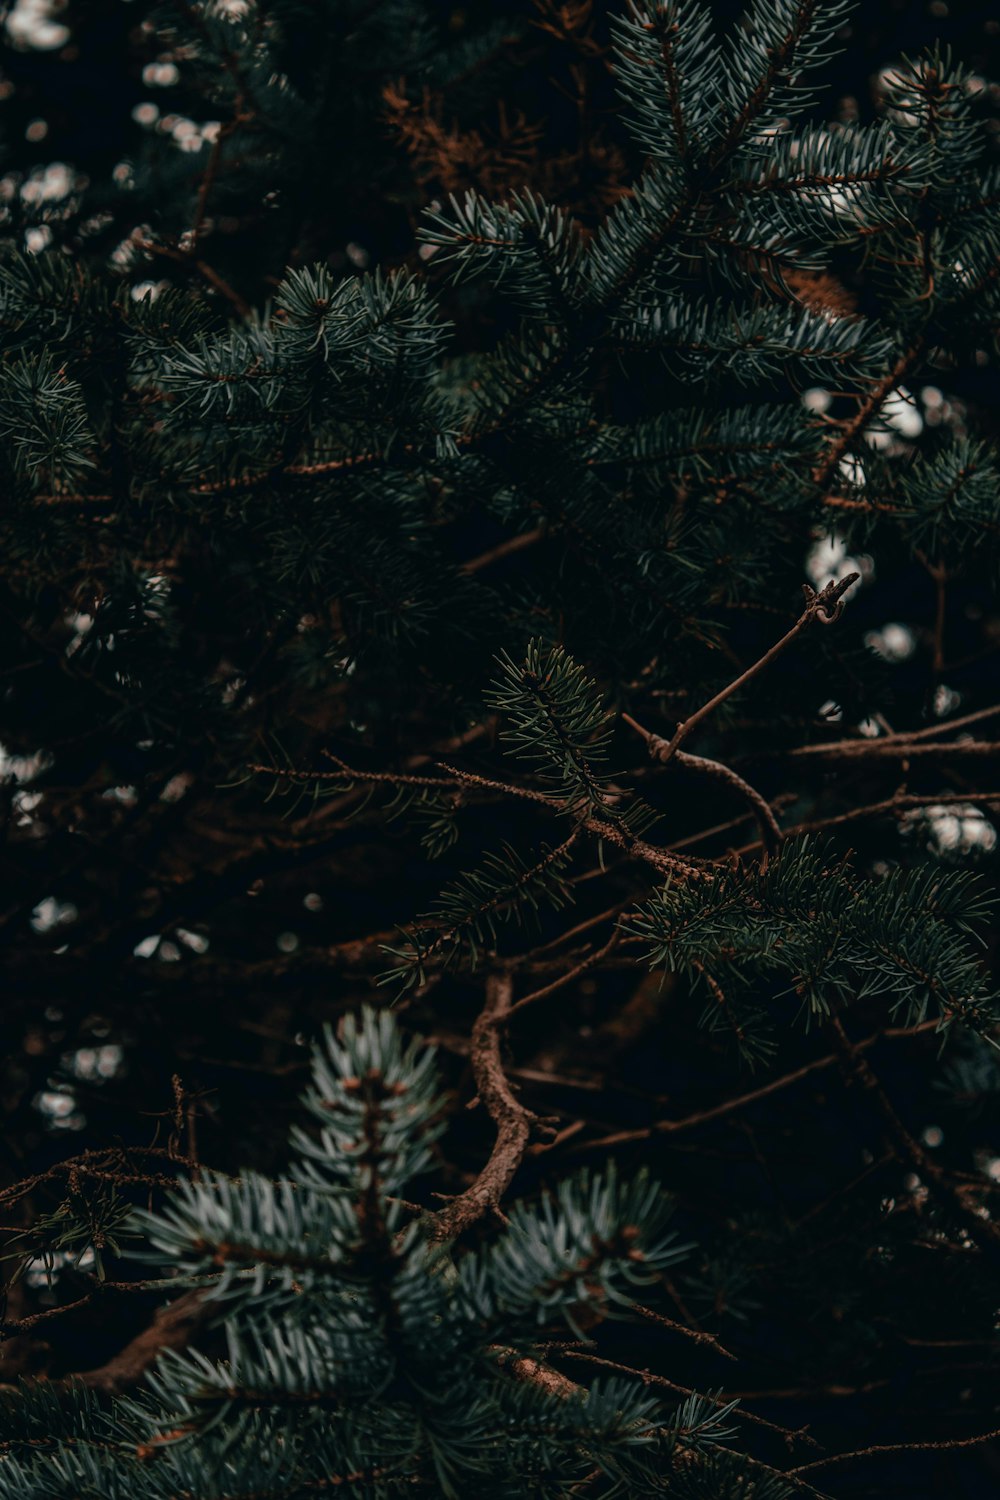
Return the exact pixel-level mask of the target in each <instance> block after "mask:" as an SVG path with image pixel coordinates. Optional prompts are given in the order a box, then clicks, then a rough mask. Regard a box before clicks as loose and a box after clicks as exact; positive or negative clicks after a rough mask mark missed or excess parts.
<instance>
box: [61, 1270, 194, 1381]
mask: <svg viewBox="0 0 1000 1500" xmlns="http://www.w3.org/2000/svg"><path fill="white" fill-rule="evenodd" d="M210 1311H211V1303H210V1302H209V1300H208V1296H207V1293H206V1292H204V1291H202V1290H195V1291H191V1292H185V1293H184V1295H183V1296H181V1297H177V1298H176V1299H175V1300H174V1301H173V1302H168V1303H167V1305H166V1307H161V1308H160V1309H159V1311H158V1312H157V1313H156V1315H155V1317H154V1318H153V1321H152V1323H151V1324H150V1325H149V1327H148V1328H144V1329H143V1331H142V1332H141V1333H140V1334H137V1335H136V1337H135V1338H134V1339H133V1340H132V1341H131V1343H129V1344H126V1345H125V1348H124V1349H122V1350H120V1351H119V1352H118V1353H117V1354H116V1355H114V1357H113V1358H112V1359H109V1360H108V1362H107V1364H104V1365H101V1366H99V1368H98V1369H96V1370H84V1371H83V1372H82V1373H79V1374H74V1375H71V1376H68V1377H67V1381H68V1382H71V1381H78V1382H80V1383H81V1384H82V1385H86V1386H89V1387H90V1388H91V1389H92V1390H97V1391H104V1392H105V1393H106V1394H108V1395H118V1394H119V1393H120V1392H121V1391H126V1390H129V1389H131V1388H132V1387H133V1386H136V1385H138V1384H139V1382H140V1381H141V1379H142V1377H143V1376H144V1375H145V1374H146V1372H147V1370H150V1369H151V1368H152V1367H153V1365H154V1364H155V1363H156V1361H157V1360H158V1359H159V1357H160V1355H161V1354H162V1353H163V1352H164V1350H166V1349H185V1348H186V1347H187V1345H188V1344H189V1343H190V1342H191V1340H192V1338H194V1336H195V1334H196V1333H197V1332H198V1330H199V1329H200V1328H202V1327H203V1326H204V1324H205V1323H206V1322H207V1320H208V1316H209V1313H210Z"/></svg>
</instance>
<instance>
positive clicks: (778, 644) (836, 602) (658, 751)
mask: <svg viewBox="0 0 1000 1500" xmlns="http://www.w3.org/2000/svg"><path fill="white" fill-rule="evenodd" d="M859 577H860V574H858V573H849V574H848V575H847V577H846V578H842V579H840V580H839V582H838V581H831V582H830V583H828V584H827V585H826V587H825V588H824V589H821V590H820V592H819V593H816V592H815V591H814V590H813V589H811V588H810V587H809V585H808V584H805V585H803V587H804V589H805V593H806V607H805V609H804V610H803V611H802V613H801V615H799V618H798V619H797V620H796V622H795V624H794V625H793V626H792V628H791V630H788V631H786V632H785V634H784V635H783V636H782V637H781V639H780V640H779V641H775V643H774V645H773V646H772V647H771V648H770V649H769V650H768V651H765V652H764V655H763V656H761V657H759V658H758V659H757V661H755V662H754V663H753V665H752V666H749V667H747V668H746V670H745V671H744V672H741V673H740V675H739V676H738V677H736V678H734V679H733V681H732V682H729V683H727V684H726V686H725V687H724V688H720V690H719V692H717V693H716V694H715V697H714V698H710V699H709V700H708V702H707V703H703V704H702V706H701V708H698V709H696V710H695V712H694V713H693V714H689V715H688V717H687V718H686V719H684V720H683V721H682V722H681V723H680V724H678V726H677V728H676V729H675V730H674V733H673V736H672V738H671V739H670V740H662V739H661V738H660V736H659V735H654V734H650V733H649V731H648V730H645V729H643V727H642V726H641V725H640V724H637V723H636V721H635V720H634V719H632V718H629V717H628V715H624V716H623V717H624V718H625V719H626V722H627V723H629V724H631V726H632V727H633V729H636V730H637V731H638V732H639V733H640V734H642V735H643V736H644V737H645V739H646V743H647V744H648V746H649V753H650V755H651V756H652V757H653V759H654V760H660V761H668V760H670V758H671V756H672V755H673V754H674V753H675V751H676V750H677V748H678V747H679V745H680V744H681V743H682V741H684V740H686V739H687V737H688V735H689V734H690V733H691V731H692V730H693V729H696V728H697V726H698V725H699V724H700V723H701V722H702V720H703V719H706V718H708V716H709V714H712V713H714V712H715V710H716V709H717V708H718V707H719V706H720V705H721V704H723V703H725V701H726V699H727V698H731V697H732V695H733V694H734V693H736V692H739V690H740V689H741V688H743V687H745V686H746V684H747V683H748V682H752V681H753V679H754V678H755V677H756V676H757V675H758V674H759V673H760V672H762V671H763V670H764V668H765V667H768V666H770V664H771V662H773V661H774V660H775V659H776V658H777V657H778V656H780V655H781V653H782V651H784V650H786V648H787V647H788V646H790V645H791V644H792V642H793V641H794V640H795V639H796V637H797V636H799V635H801V634H802V632H803V630H805V629H806V628H807V627H808V626H809V625H811V624H812V622H813V621H814V620H820V621H822V622H823V623H824V624H827V625H829V624H832V623H833V622H834V620H837V619H839V618H840V613H841V610H842V609H843V603H844V595H845V594H846V592H847V590H848V589H849V588H850V587H851V585H852V584H853V583H856V582H857V580H858V578H859Z"/></svg>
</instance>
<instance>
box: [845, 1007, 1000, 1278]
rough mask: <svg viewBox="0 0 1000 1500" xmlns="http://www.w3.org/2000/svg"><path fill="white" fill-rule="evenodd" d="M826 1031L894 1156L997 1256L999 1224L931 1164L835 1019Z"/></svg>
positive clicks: (857, 1046)
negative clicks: (874, 1111) (873, 1111)
mask: <svg viewBox="0 0 1000 1500" xmlns="http://www.w3.org/2000/svg"><path fill="white" fill-rule="evenodd" d="M828 1030H829V1032H830V1034H831V1035H832V1037H833V1039H834V1044H835V1046H836V1048H837V1053H838V1055H839V1057H840V1059H841V1061H842V1062H843V1064H844V1068H845V1072H846V1074H847V1076H848V1077H852V1076H853V1077H854V1078H856V1079H857V1080H858V1082H859V1083H860V1084H861V1086H862V1088H863V1089H864V1090H865V1091H866V1093H867V1094H868V1096H869V1098H870V1099H871V1100H872V1102H873V1103H874V1105H875V1107H876V1109H877V1110H878V1113H879V1114H880V1115H881V1116H882V1119H883V1121H884V1123H885V1127H886V1133H887V1135H888V1137H889V1140H890V1141H891V1143H892V1145H893V1147H894V1149H895V1151H896V1153H897V1155H898V1156H899V1157H900V1159H901V1160H902V1161H905V1162H907V1163H908V1164H909V1165H910V1166H911V1167H912V1168H913V1170H914V1171H915V1172H917V1173H918V1174H919V1175H920V1177H922V1178H923V1179H924V1180H925V1181H926V1182H927V1185H928V1187H929V1188H930V1189H931V1191H932V1192H934V1193H935V1194H936V1195H937V1197H938V1198H939V1199H944V1200H946V1201H947V1204H948V1206H949V1208H950V1210H951V1212H952V1213H953V1214H954V1215H955V1218H956V1219H957V1220H958V1222H959V1223H960V1224H961V1225H962V1228H963V1229H964V1230H965V1232H966V1234H967V1235H968V1237H969V1239H970V1240H973V1241H974V1242H975V1243H976V1244H977V1245H978V1246H979V1247H980V1249H981V1250H983V1251H985V1252H986V1253H988V1254H989V1255H991V1256H992V1257H994V1258H995V1257H997V1256H998V1255H1000V1225H997V1224H996V1223H995V1222H994V1221H993V1220H992V1219H990V1218H983V1217H981V1216H980V1215H979V1214H978V1213H977V1212H975V1211H974V1210H973V1209H971V1208H969V1206H968V1204H967V1203H966V1201H965V1196H964V1194H963V1193H962V1191H961V1189H960V1188H958V1187H956V1186H955V1185H954V1183H952V1182H951V1181H949V1178H948V1174H947V1172H946V1171H945V1169H944V1167H942V1166H940V1165H939V1164H938V1162H936V1161H932V1160H931V1158H930V1157H929V1156H928V1155H927V1152H926V1151H925V1150H924V1149H923V1147H922V1146H921V1145H920V1144H919V1143H918V1142H917V1141H915V1140H914V1139H913V1137H912V1135H911V1134H910V1132H909V1131H908V1130H907V1128H906V1126H905V1125H904V1124H903V1122H902V1120H901V1119H900V1118H899V1116H898V1114H897V1113H896V1111H895V1109H894V1108H893V1106H892V1104H891V1102H890V1100H889V1098H888V1096H887V1094H886V1093H885V1090H884V1089H883V1088H882V1085H881V1083H880V1082H879V1080H878V1077H877V1076H876V1074H875V1072H874V1070H873V1069H872V1067H871V1064H870V1063H869V1062H868V1060H867V1058H865V1057H863V1056H862V1055H861V1048H860V1046H859V1045H858V1043H856V1042H852V1041H851V1039H850V1037H849V1036H848V1035H847V1032H846V1031H845V1029H844V1023H843V1022H842V1021H841V1019H840V1017H839V1016H833V1017H831V1019H830V1021H829V1023H828Z"/></svg>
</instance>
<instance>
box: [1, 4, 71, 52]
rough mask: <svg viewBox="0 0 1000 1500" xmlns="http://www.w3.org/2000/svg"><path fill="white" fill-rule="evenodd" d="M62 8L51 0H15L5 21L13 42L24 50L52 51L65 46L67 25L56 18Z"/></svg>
mask: <svg viewBox="0 0 1000 1500" xmlns="http://www.w3.org/2000/svg"><path fill="white" fill-rule="evenodd" d="M62 8H63V7H62V6H61V5H59V4H58V3H54V0H17V3H16V5H14V6H13V7H12V8H11V10H10V11H9V13H8V15H7V20H6V23H5V30H6V32H7V35H8V37H9V38H10V41H11V42H12V44H13V45H14V46H15V47H18V48H20V49H21V50H23V51H26V52H51V51H53V50H54V49H55V48H56V47H62V46H64V45H65V44H66V42H68V41H69V27H68V26H63V25H62V24H61V23H60V22H58V21H57V20H55V16H56V15H58V13H59V11H60V10H62Z"/></svg>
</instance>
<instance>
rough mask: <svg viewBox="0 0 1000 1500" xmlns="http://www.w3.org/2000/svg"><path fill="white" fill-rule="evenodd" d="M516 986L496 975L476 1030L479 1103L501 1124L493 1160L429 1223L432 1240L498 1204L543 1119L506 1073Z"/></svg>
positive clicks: (457, 1229)
mask: <svg viewBox="0 0 1000 1500" xmlns="http://www.w3.org/2000/svg"><path fill="white" fill-rule="evenodd" d="M513 989H514V982H513V979H512V978H511V976H510V975H509V974H491V975H490V976H489V978H488V979H487V981H486V1003H485V1004H484V1006H483V1008H482V1010H481V1011H480V1013H479V1015H478V1016H477V1018H476V1022H475V1025H474V1026H473V1028H472V1048H471V1053H470V1060H471V1063H472V1072H473V1076H474V1077H475V1080H476V1087H477V1089H478V1090H479V1100H480V1102H481V1103H482V1104H483V1105H484V1106H485V1108H486V1111H487V1113H488V1114H489V1116H490V1119H491V1120H492V1121H493V1123H494V1124H495V1125H496V1130H497V1134H496V1140H495V1141H494V1143H493V1150H492V1151H491V1152H490V1156H489V1160H488V1161H487V1163H486V1165H485V1166H484V1167H483V1169H482V1171H481V1172H480V1173H479V1176H478V1177H477V1178H476V1180H475V1182H474V1183H473V1184H472V1185H471V1187H468V1188H466V1190H465V1191H464V1192H463V1193H460V1194H459V1196H458V1197H457V1198H453V1199H452V1200H451V1202H450V1203H448V1204H446V1205H445V1207H444V1208H442V1209H439V1210H438V1212H437V1213H435V1214H434V1215H433V1216H432V1217H430V1218H429V1219H428V1227H429V1230H430V1235H431V1238H432V1239H433V1240H452V1239H454V1238H455V1237H456V1236H457V1235H459V1234H461V1233H462V1231H463V1230H465V1229H468V1228H469V1226H470V1225H471V1224H475V1223H476V1221H477V1220H478V1219H481V1218H482V1217H483V1215H484V1214H486V1213H488V1212H489V1211H490V1210H491V1209H495V1208H497V1207H498V1206H499V1204H500V1200H501V1199H502V1197H503V1195H504V1193H505V1192H506V1191H507V1188H508V1187H509V1186H510V1183H511V1181H512V1179H513V1177H514V1173H515V1172H516V1171H517V1169H518V1167H519V1166H520V1165H521V1163H522V1161H523V1160H524V1156H525V1152H526V1151H527V1149H528V1142H529V1140H530V1138H531V1132H532V1128H533V1127H534V1126H535V1125H536V1124H537V1123H539V1122H538V1117H537V1116H536V1115H534V1114H532V1112H531V1111H530V1110H528V1109H525V1107H524V1105H523V1104H521V1103H520V1102H519V1101H518V1100H517V1099H516V1098H515V1096H514V1093H513V1090H512V1089H511V1086H510V1084H509V1083H508V1081H507V1077H506V1074H505V1073H504V1069H503V1059H502V1055H501V1048H502V1031H503V1027H504V1025H505V1023H506V1020H507V1017H508V1016H509V1014H510V1010H511V999H512V995H513Z"/></svg>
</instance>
